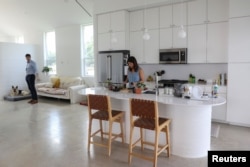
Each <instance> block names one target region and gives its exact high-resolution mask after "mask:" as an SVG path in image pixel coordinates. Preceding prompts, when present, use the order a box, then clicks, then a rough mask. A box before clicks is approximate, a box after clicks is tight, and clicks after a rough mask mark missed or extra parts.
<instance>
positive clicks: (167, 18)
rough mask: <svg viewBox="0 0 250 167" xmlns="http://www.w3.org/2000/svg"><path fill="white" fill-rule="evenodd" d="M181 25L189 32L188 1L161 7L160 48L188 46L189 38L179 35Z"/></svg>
mask: <svg viewBox="0 0 250 167" xmlns="http://www.w3.org/2000/svg"><path fill="white" fill-rule="evenodd" d="M181 25H184V30H185V31H186V32H187V27H186V25H187V3H180V4H174V5H168V6H162V7H160V37H159V38H160V49H166V48H186V47H187V38H179V37H178V32H179V30H180V26H181Z"/></svg>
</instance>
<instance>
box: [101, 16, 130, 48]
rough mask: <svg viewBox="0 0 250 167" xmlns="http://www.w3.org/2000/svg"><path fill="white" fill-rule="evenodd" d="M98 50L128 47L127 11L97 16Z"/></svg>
mask: <svg viewBox="0 0 250 167" xmlns="http://www.w3.org/2000/svg"><path fill="white" fill-rule="evenodd" d="M97 27H98V51H103V50H125V49H128V44H127V43H128V12H127V11H118V12H112V13H107V14H101V15H98V16H97Z"/></svg>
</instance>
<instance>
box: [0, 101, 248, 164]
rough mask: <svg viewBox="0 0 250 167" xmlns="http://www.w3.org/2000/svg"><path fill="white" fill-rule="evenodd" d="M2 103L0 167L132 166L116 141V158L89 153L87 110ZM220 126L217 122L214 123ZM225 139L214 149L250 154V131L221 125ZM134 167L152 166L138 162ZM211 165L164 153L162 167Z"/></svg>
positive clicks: (51, 103)
mask: <svg viewBox="0 0 250 167" xmlns="http://www.w3.org/2000/svg"><path fill="white" fill-rule="evenodd" d="M27 101H28V100H23V101H16V102H9V101H0V104H1V105H0V167H86V166H89V167H99V166H102V167H110V166H113V167H118V166H119V167H128V166H129V165H128V163H127V159H128V158H127V153H128V145H126V144H124V145H123V144H121V143H119V142H115V143H113V145H112V154H111V157H109V156H108V155H107V150H106V149H105V148H102V147H98V146H95V147H91V151H90V152H89V153H88V152H87V129H88V127H87V126H88V113H87V108H86V107H85V106H82V105H79V104H73V105H72V104H69V102H68V101H63V100H57V99H46V98H40V99H39V103H38V104H34V105H31V104H28V103H27ZM214 125H217V123H214ZM218 125H219V126H220V131H219V136H218V137H217V138H216V137H211V149H212V150H250V140H249V139H250V128H246V127H239V126H232V125H227V124H218ZM131 166H132V167H142V166H143V167H147V166H152V163H151V162H149V161H144V160H140V159H137V158H133V159H132V164H131ZM161 166H168V167H181V166H185V167H207V157H203V158H195V159H193V158H191V159H189V158H182V157H178V156H174V155H172V156H171V157H170V158H167V157H166V154H161V155H160V156H159V158H158V167H161Z"/></svg>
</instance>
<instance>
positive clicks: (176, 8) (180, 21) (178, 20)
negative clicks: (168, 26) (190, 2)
mask: <svg viewBox="0 0 250 167" xmlns="http://www.w3.org/2000/svg"><path fill="white" fill-rule="evenodd" d="M173 25H174V27H179V26H181V25H187V3H178V4H174V5H173Z"/></svg>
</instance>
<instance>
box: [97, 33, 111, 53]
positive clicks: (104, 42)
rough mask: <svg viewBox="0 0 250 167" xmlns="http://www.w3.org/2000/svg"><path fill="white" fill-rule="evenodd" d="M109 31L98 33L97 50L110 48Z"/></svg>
mask: <svg viewBox="0 0 250 167" xmlns="http://www.w3.org/2000/svg"><path fill="white" fill-rule="evenodd" d="M110 40H111V39H110V33H103V34H98V51H105V50H111V46H110V44H111V43H110V42H111V41H110Z"/></svg>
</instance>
